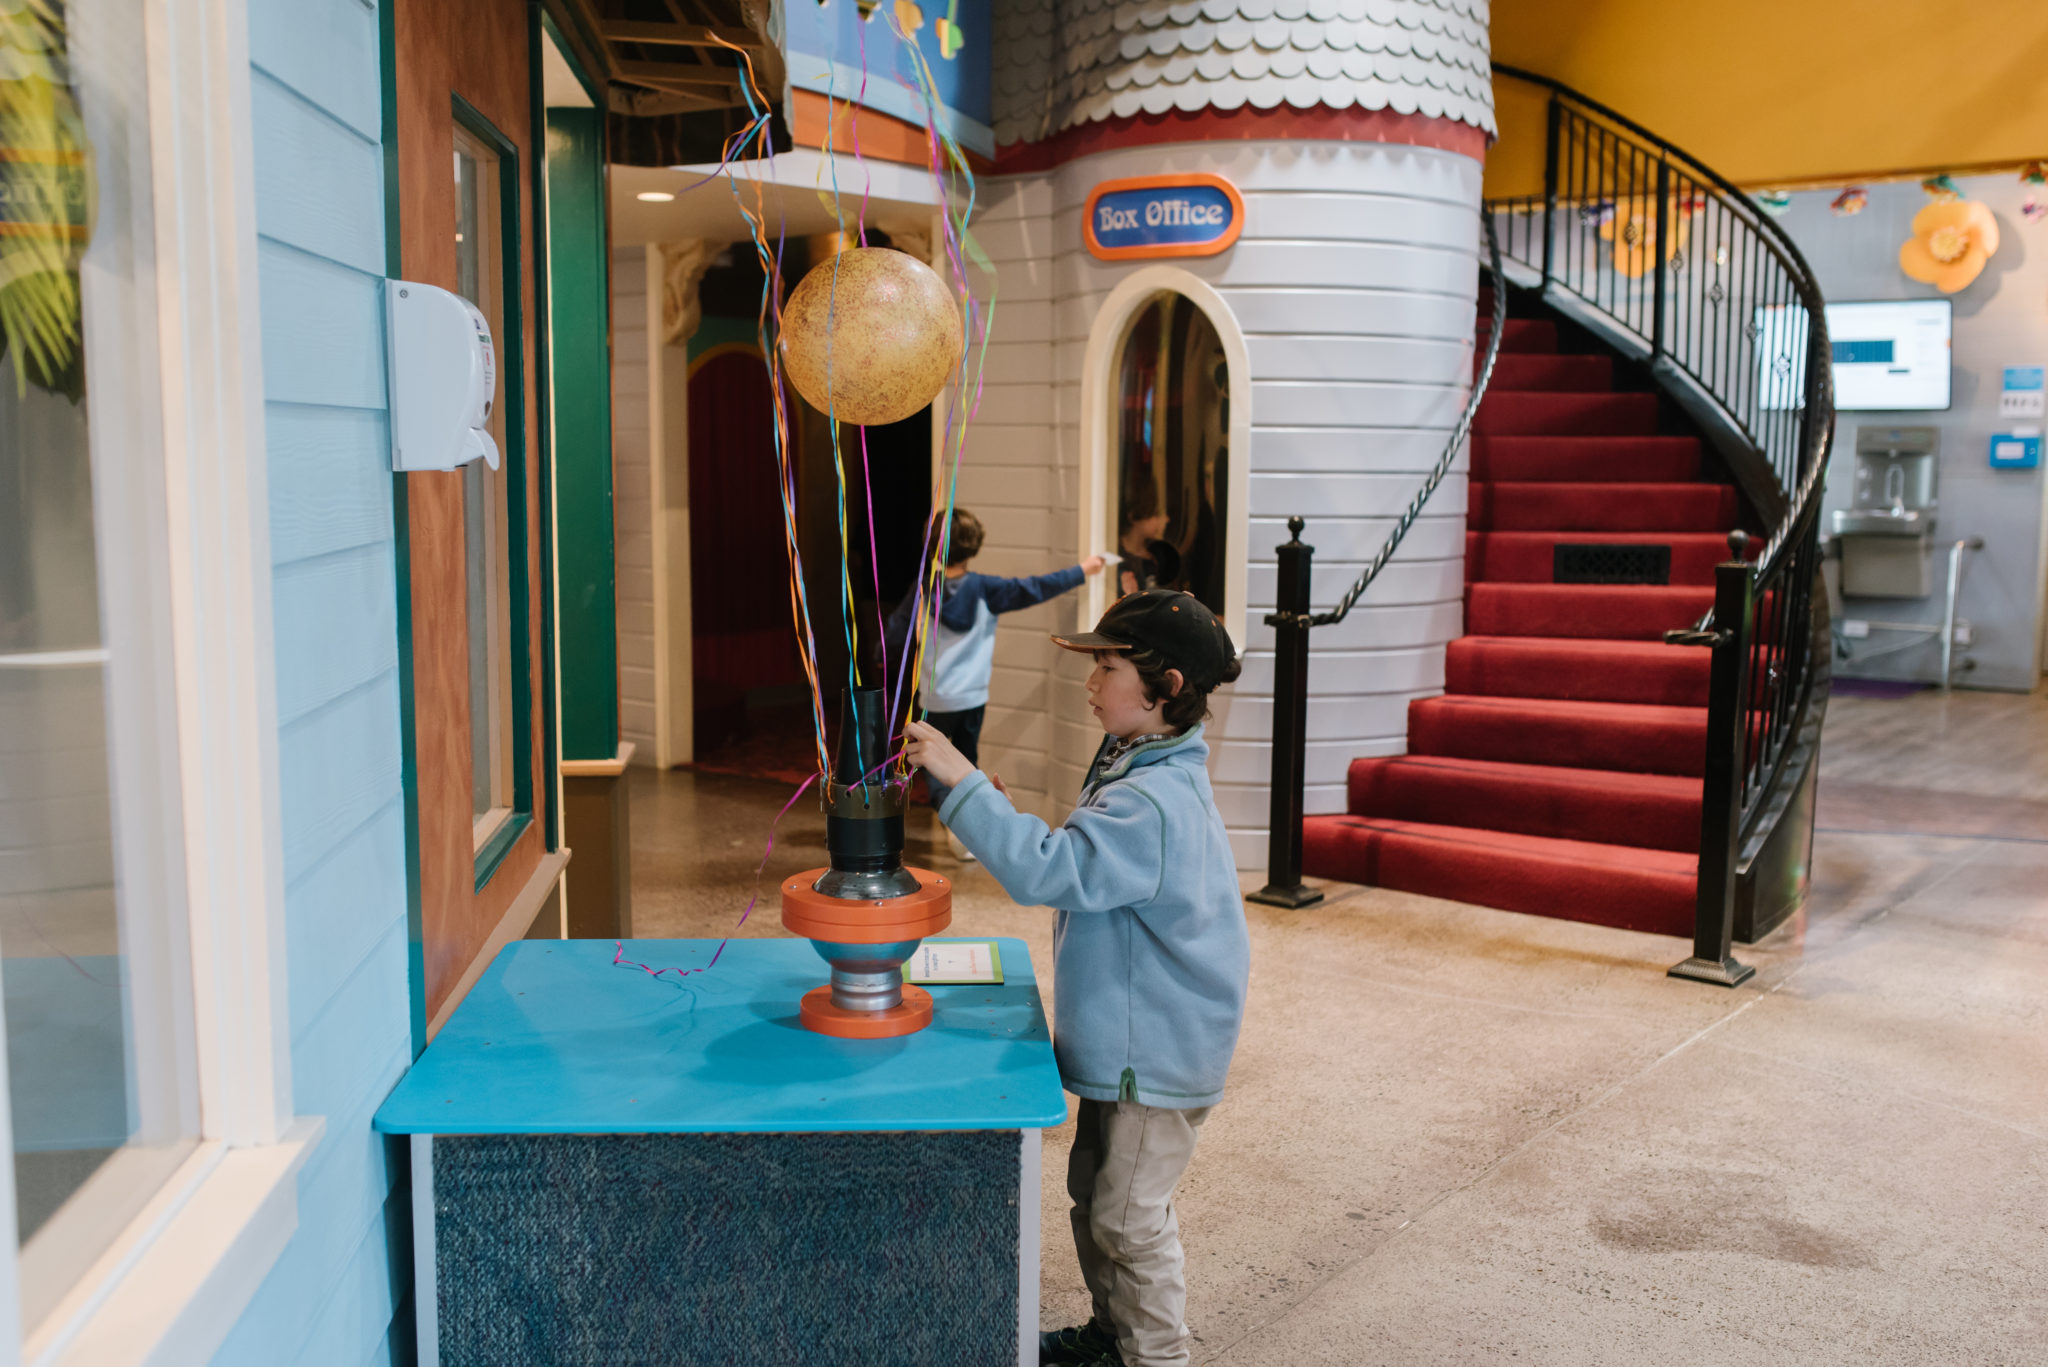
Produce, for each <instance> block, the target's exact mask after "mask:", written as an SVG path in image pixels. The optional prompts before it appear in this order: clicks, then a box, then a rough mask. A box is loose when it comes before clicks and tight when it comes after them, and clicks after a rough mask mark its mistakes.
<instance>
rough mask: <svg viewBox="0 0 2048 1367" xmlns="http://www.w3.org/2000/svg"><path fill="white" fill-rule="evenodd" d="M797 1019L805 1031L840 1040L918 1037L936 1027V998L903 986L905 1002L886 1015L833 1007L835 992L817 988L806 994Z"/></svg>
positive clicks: (884, 1012) (907, 984)
mask: <svg viewBox="0 0 2048 1367" xmlns="http://www.w3.org/2000/svg"><path fill="white" fill-rule="evenodd" d="M797 1017H798V1019H800V1020H801V1021H802V1022H803V1026H804V1029H806V1030H812V1031H815V1032H817V1033H818V1034H820V1035H837V1036H838V1037H839V1038H840V1039H891V1038H893V1037H895V1036H897V1035H909V1034H914V1033H916V1032H917V1031H919V1030H922V1029H924V1028H925V1027H926V1026H927V1025H930V1024H931V1023H932V994H931V993H929V992H927V991H925V990H924V989H923V988H921V987H917V986H914V985H912V984H910V983H905V984H903V1001H902V1002H901V1003H900V1004H899V1005H896V1006H892V1007H890V1008H889V1009H888V1010H886V1011H849V1010H847V1009H846V1008H845V1007H843V1006H834V1005H833V1004H832V989H831V987H829V986H826V987H814V988H812V989H811V990H810V991H808V992H806V993H804V999H803V1004H802V1005H801V1006H799V1007H798V1008H797Z"/></svg>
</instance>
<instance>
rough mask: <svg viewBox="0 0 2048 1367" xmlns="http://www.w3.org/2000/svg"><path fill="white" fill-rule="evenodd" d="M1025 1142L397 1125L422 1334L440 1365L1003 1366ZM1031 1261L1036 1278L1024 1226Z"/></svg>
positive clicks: (1010, 1134) (940, 1135) (1032, 1149)
mask: <svg viewBox="0 0 2048 1367" xmlns="http://www.w3.org/2000/svg"><path fill="white" fill-rule="evenodd" d="M1037 1143H1038V1133H1037V1131H1035V1130H1033V1131H1028V1132H1025V1134H1024V1135H1023V1136H1022V1137H1021V1142H1020V1135H1019V1133H1018V1132H1017V1131H1015V1130H964V1131H950V1132H926V1133H864V1134H698V1135H691V1134H639V1135H449V1136H439V1137H436V1138H433V1139H432V1140H431V1141H428V1140H427V1138H426V1137H425V1136H416V1137H415V1139H414V1162H415V1175H414V1181H415V1183H416V1184H431V1185H430V1186H429V1187H427V1190H430V1191H431V1202H432V1204H431V1207H430V1209H431V1212H432V1218H431V1229H430V1231H418V1233H419V1234H420V1235H421V1244H420V1250H419V1251H420V1253H421V1255H422V1256H426V1257H430V1258H431V1260H432V1264H433V1266H434V1268H435V1288H436V1294H435V1295H434V1297H433V1307H432V1310H431V1312H430V1313H431V1315H432V1316H433V1317H434V1319H435V1320H436V1321H437V1324H436V1325H434V1326H433V1328H434V1330H435V1332H434V1333H433V1334H431V1335H428V1334H426V1333H423V1334H422V1341H423V1347H425V1346H427V1345H432V1344H438V1347H439V1363H440V1367H642V1365H643V1364H644V1365H645V1367H655V1364H660V1367H699V1365H700V1364H701V1367H729V1365H730V1364H740V1363H745V1364H755V1363H761V1364H766V1363H775V1364H791V1365H796V1364H816V1365H817V1367H850V1364H857V1363H858V1364H883V1363H887V1364H892V1365H897V1364H900V1365H901V1367H913V1365H914V1364H924V1363H930V1364H935V1365H937V1364H944V1365H945V1367H1012V1365H1013V1364H1015V1363H1016V1362H1017V1361H1018V1344H1019V1332H1018V1313H1019V1304H1018V1301H1019V1290H1018V1288H1019V1260H1020V1234H1021V1233H1023V1232H1025V1231H1020V1221H1019V1215H1018V1209H1019V1208H1018V1193H1019V1189H1020V1181H1021V1180H1022V1178H1023V1177H1024V1176H1025V1175H1026V1174H1025V1173H1024V1171H1023V1168H1025V1167H1027V1166H1028V1167H1029V1168H1030V1169H1031V1171H1030V1172H1029V1174H1028V1175H1029V1177H1030V1181H1031V1189H1032V1199H1033V1201H1034V1202H1035V1201H1036V1199H1037V1179H1038V1173H1037V1163H1036V1158H1037ZM1027 1150H1028V1152H1027ZM424 1155H430V1157H427V1158H426V1160H425V1161H426V1163H427V1164H428V1165H430V1167H431V1172H430V1173H429V1172H426V1171H421V1170H420V1167H421V1164H422V1158H423V1156H424ZM1027 1160H1028V1162H1027ZM415 1204H416V1208H418V1207H421V1206H424V1205H425V1202H424V1201H416V1203H415ZM1032 1223H1033V1224H1034V1225H1035V1221H1034V1222H1032ZM1028 1232H1029V1233H1031V1234H1034V1235H1035V1228H1034V1229H1032V1230H1030V1231H1028ZM429 1234H430V1237H431V1243H430V1244H429V1243H428V1237H427V1236H428V1235H429ZM1028 1256H1029V1260H1030V1271H1031V1276H1032V1278H1033V1280H1034V1281H1035V1280H1036V1277H1037V1249H1036V1246H1035V1240H1034V1241H1033V1247H1031V1248H1030V1249H1029V1251H1028ZM1030 1310H1031V1313H1032V1317H1033V1321H1034V1322H1033V1324H1032V1325H1031V1326H1030V1327H1031V1328H1032V1329H1033V1330H1034V1331H1035V1329H1036V1323H1035V1320H1036V1314H1037V1307H1036V1305H1035V1304H1033V1305H1032V1306H1031V1307H1030ZM423 1318H424V1317H423ZM427 1327H428V1326H427V1325H425V1324H424V1323H423V1325H422V1328H423V1330H424V1329H426V1328H427ZM429 1352H431V1348H430V1347H429V1348H428V1350H427V1351H425V1352H423V1353H422V1361H423V1363H425V1362H426V1361H427V1358H428V1354H429Z"/></svg>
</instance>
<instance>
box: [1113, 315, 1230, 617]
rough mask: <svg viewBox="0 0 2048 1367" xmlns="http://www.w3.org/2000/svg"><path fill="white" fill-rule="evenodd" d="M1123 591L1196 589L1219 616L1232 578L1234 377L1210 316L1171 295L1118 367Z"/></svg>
mask: <svg viewBox="0 0 2048 1367" xmlns="http://www.w3.org/2000/svg"><path fill="white" fill-rule="evenodd" d="M1115 374H1116V386H1117V388H1116V409H1115V414H1116V419H1115V420H1116V436H1115V461H1116V463H1115V466H1114V467H1113V468H1114V470H1115V484H1114V486H1113V489H1112V494H1111V497H1112V499H1113V500H1114V507H1115V509H1116V531H1117V550H1118V553H1119V554H1121V555H1122V556H1123V557H1124V563H1123V564H1122V565H1121V566H1119V567H1118V583H1119V586H1120V587H1121V588H1122V589H1124V590H1125V591H1127V592H1128V591H1130V590H1131V589H1133V588H1148V587H1153V586H1155V585H1156V586H1158V587H1165V588H1180V589H1186V590H1187V591H1188V592H1189V593H1192V594H1194V595H1195V597H1197V598H1199V599H1201V600H1202V601H1203V602H1204V603H1206V604H1208V605H1209V607H1210V609H1211V610H1212V611H1214V612H1216V613H1217V614H1218V615H1219V616H1220V615H1222V614H1223V613H1224V611H1225V604H1224V597H1225V591H1226V587H1227V581H1228V578H1229V565H1228V557H1227V553H1226V552H1227V547H1226V542H1227V540H1228V536H1229V527H1230V523H1229V516H1230V512H1231V509H1230V507H1229V495H1230V447H1229V433H1230V370H1229V365H1228V363H1227V362H1226V360H1225V358H1224V351H1223V341H1222V339H1221V338H1220V337H1218V336H1217V335H1216V328H1215V325H1214V324H1213V323H1211V322H1210V321H1209V317H1208V315H1207V314H1205V313H1204V312H1203V311H1202V310H1201V309H1200V308H1198V307H1196V306H1195V303H1194V301H1193V300H1190V299H1188V298H1187V297H1186V296H1185V295H1181V294H1175V293H1172V292H1170V291H1161V292H1160V293H1158V294H1155V295H1153V296H1152V297H1151V298H1150V299H1149V300H1147V301H1146V302H1145V303H1144V304H1143V305H1141V306H1140V307H1139V309H1138V312H1137V314H1136V316H1135V318H1134V320H1133V322H1132V324H1131V328H1130V331H1129V332H1128V333H1127V334H1126V335H1125V338H1124V343H1123V352H1122V355H1121V356H1120V357H1119V358H1118V360H1117V363H1116V367H1115Z"/></svg>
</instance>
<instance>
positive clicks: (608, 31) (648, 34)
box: [598, 19, 761, 48]
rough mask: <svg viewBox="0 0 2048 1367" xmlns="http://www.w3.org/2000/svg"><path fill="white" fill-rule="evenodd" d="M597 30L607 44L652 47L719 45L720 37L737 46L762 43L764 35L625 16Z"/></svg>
mask: <svg viewBox="0 0 2048 1367" xmlns="http://www.w3.org/2000/svg"><path fill="white" fill-rule="evenodd" d="M598 32H599V34H601V35H602V36H603V38H604V40H605V41H606V42H607V43H646V44H649V45H650V46H653V47H708V48H718V47H720V46H721V42H720V40H723V41H724V42H727V43H731V44H732V45H733V46H734V47H744V48H758V47H760V46H761V35H760V34H758V33H756V32H754V31H753V30H752V29H750V28H730V27H713V26H710V25H705V24H643V23H635V22H633V21H631V20H626V19H607V20H605V21H603V22H602V23H600V24H599V25H598Z"/></svg>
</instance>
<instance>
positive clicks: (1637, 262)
mask: <svg viewBox="0 0 2048 1367" xmlns="http://www.w3.org/2000/svg"><path fill="white" fill-rule="evenodd" d="M1665 221H1666V222H1667V223H1668V224H1669V226H1670V234H1671V240H1670V241H1669V242H1667V243H1665V244H1664V251H1663V253H1662V257H1663V259H1664V260H1666V261H1669V260H1670V259H1671V258H1672V257H1674V256H1676V255H1678V253H1680V252H1681V251H1684V250H1685V243H1686V239H1687V238H1688V237H1690V236H1691V235H1692V219H1691V205H1690V204H1689V203H1688V202H1686V201H1683V200H1679V199H1676V198H1674V199H1672V200H1671V201H1670V208H1669V210H1668V211H1667V214H1666V219H1665ZM1600 237H1601V240H1602V241H1606V242H1612V243H1613V244H1614V269H1615V270H1617V271H1619V272H1620V273H1621V274H1623V275H1625V276H1627V277H1628V278H1629V279H1631V280H1640V279H1642V278H1643V277H1644V276H1646V275H1648V274H1649V273H1650V270H1651V268H1652V265H1653V263H1654V262H1655V261H1656V259H1657V257H1658V255H1659V253H1658V251H1657V197H1656V196H1655V195H1638V196H1635V197H1633V198H1630V199H1623V200H1617V201H1616V202H1615V205H1614V213H1613V214H1612V215H1611V216H1610V217H1609V218H1608V219H1607V220H1606V221H1605V222H1603V223H1602V224H1601V225H1600Z"/></svg>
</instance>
